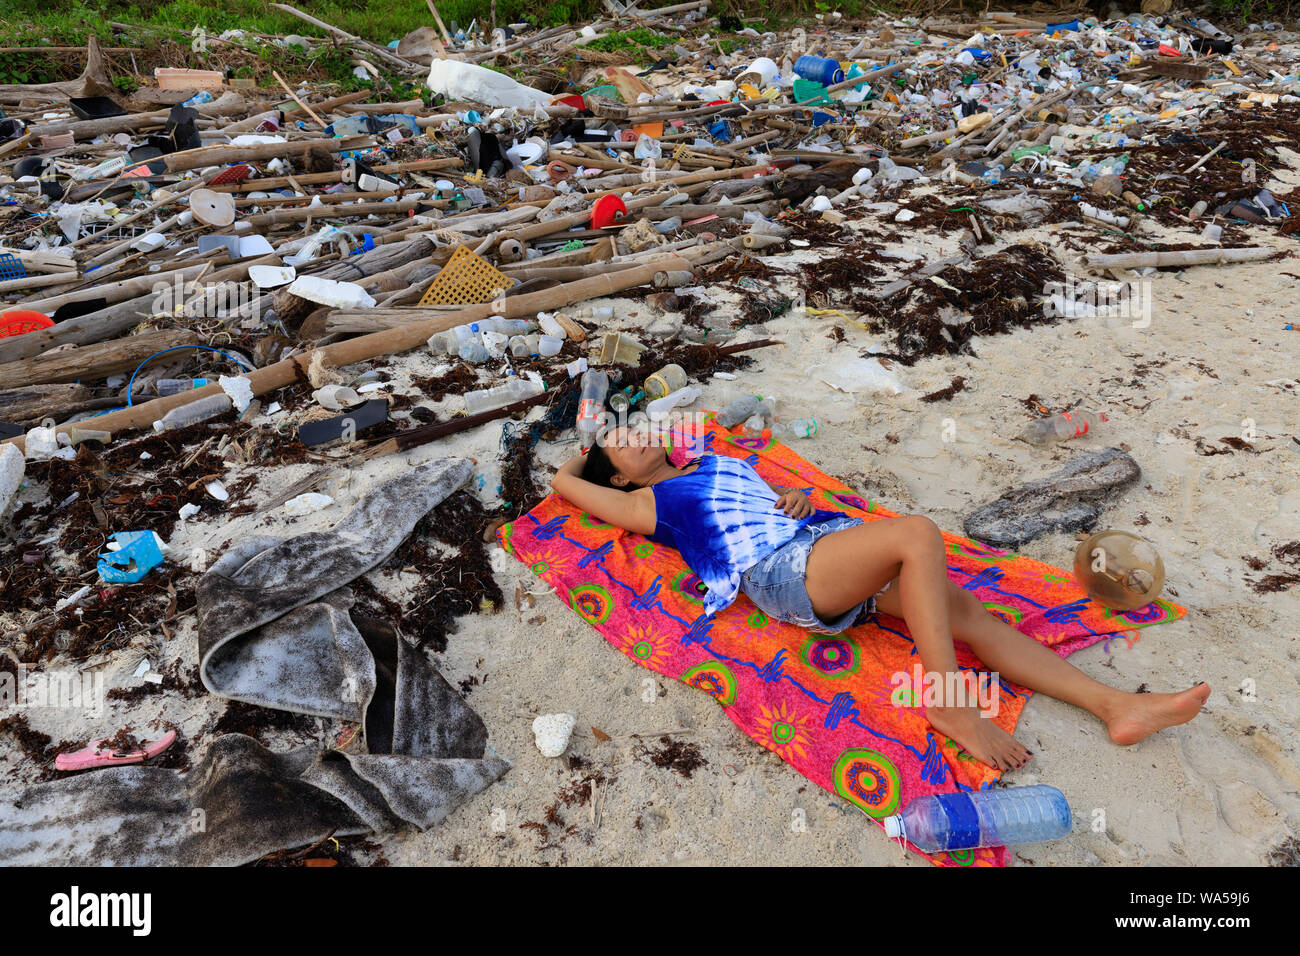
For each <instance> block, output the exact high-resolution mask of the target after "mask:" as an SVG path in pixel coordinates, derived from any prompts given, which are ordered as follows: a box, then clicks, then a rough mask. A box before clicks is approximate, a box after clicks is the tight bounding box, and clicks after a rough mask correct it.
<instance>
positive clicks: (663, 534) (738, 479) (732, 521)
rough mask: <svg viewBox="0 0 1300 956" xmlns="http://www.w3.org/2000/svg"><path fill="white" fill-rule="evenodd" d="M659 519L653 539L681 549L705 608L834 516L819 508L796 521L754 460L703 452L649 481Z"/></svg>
mask: <svg viewBox="0 0 1300 956" xmlns="http://www.w3.org/2000/svg"><path fill="white" fill-rule="evenodd" d="M650 488H651V490H652V491H653V492H654V496H655V515H656V521H657V523H656V525H655V530H654V533H653V534H652V535H650V540H651V541H655V542H657V543H659V544H666V545H668V546H669V547H671V548H676V549H677V550H678V551H679V552H681V555H682V558H683V559H684V560H685V561H686V563H687V565H688V566H689V567H690V569H691V570H692V571H694V572H695V573H696V574H697V575H699V577H700V580H701V581H703V582H704V585H705V587H707V588H708V589H709V593H708V594H707V595H706V596H705V598H704V610H705V612H706V613H710V614H711V613H714V612H716V611H720V610H722V609H723V608H725V607H727V606H728V605H729V604H731V602H732V601H734V600H735V599H736V595H737V594H739V593H740V577H741V575H742V574H744V573H745V572H746V571H748V570H749V569H750V568H752V567H753V566H754V565H755V564H757V563H758V562H759V561H761V560H763V559H764V558H765V557H767V556H768V555H769V554H771V553H772V552H773V551H775V550H776V549H777V548H780V547H781V546H783V545H785V544H788V543H789V542H790V540H791V539H792V538H793V537H794V536H795V534H797V533H798V532H799V530H800V529H801V528H803V527H805V526H806V525H810V524H815V523H817V522H819V521H825V520H826V519H828V518H831V517H834V516H835V514H836V512H833V511H817V512H814V513H813V514H811V515H809V516H808V517H807V518H803V519H801V520H799V521H796V520H794V519H792V518H787V517H786V516H785V515H784V514H783V513H782V512H781V511H779V510H777V508H776V507H775V505H776V499H777V494H776V492H774V491H773V490H772V489H771V488H769V487H768V486H767V485H766V484H765V483H764V481H763V479H761V478H759V477H758V472H756V471H755V470H754V468H753V466H751V465H750V464H748V463H747V462H744V461H741V460H740V459H738V458H731V457H729V456H727V455H705V456H704V457H703V458H702V459H701V460H700V464H699V466H698V467H697V468H696V469H695V470H694V471H693V472H691V473H689V474H686V475H680V476H678V477H676V478H669V479H668V480H667V481H661V482H659V483H657V484H654V485H651V486H650Z"/></svg>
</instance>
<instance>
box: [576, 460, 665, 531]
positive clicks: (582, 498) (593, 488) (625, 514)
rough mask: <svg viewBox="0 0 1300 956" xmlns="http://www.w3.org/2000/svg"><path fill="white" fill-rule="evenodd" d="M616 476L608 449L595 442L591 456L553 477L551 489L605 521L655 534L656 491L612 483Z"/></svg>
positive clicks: (629, 529) (631, 529)
mask: <svg viewBox="0 0 1300 956" xmlns="http://www.w3.org/2000/svg"><path fill="white" fill-rule="evenodd" d="M593 454H594V455H595V457H593ZM602 462H603V466H602ZM607 472H608V473H607ZM612 475H613V466H612V465H611V464H610V463H609V459H608V457H607V456H606V455H605V453H604V449H601V448H600V446H599V445H593V446H592V447H591V449H590V450H589V451H588V453H587V455H585V456H583V455H579V456H577V457H576V458H573V459H571V460H570V461H567V462H565V464H564V465H563V466H561V468H560V470H559V471H557V472H556V473H555V477H554V478H552V479H551V489H552V490H553V491H554V492H555V493H556V494H557V495H559V496H560V497H561V498H563V499H564V500H565V501H567V502H569V504H571V505H573V506H575V507H577V508H581V509H582V510H583V511H585V512H587V513H588V514H590V515H593V516H595V517H596V518H599V519H600V520H601V521H604V522H606V523H608V524H612V525H617V526H618V527H620V528H625V529H627V530H628V531H633V532H635V533H637V534H646V535H648V534H653V533H654V530H655V524H656V521H657V518H656V515H655V499H654V493H653V492H652V491H651V490H650V489H649V488H634V487H632V486H623V487H622V488H619V487H616V486H614V485H613V484H611V483H610V479H611V477H612Z"/></svg>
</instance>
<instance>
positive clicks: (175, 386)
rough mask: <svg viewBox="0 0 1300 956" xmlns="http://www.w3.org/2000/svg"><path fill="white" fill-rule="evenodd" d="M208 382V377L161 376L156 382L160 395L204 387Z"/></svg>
mask: <svg viewBox="0 0 1300 956" xmlns="http://www.w3.org/2000/svg"><path fill="white" fill-rule="evenodd" d="M207 384H208V380H207V379H206V378H160V379H158V381H157V382H156V383H155V385H154V387H155V388H156V389H157V391H158V394H159V395H175V394H177V393H178V392H188V391H189V390H190V389H192V388H202V387H203V386H204V385H207Z"/></svg>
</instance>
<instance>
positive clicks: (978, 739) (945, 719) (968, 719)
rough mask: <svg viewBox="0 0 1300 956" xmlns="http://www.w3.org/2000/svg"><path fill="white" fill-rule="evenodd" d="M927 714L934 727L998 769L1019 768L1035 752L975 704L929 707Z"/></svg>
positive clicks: (974, 755)
mask: <svg viewBox="0 0 1300 956" xmlns="http://www.w3.org/2000/svg"><path fill="white" fill-rule="evenodd" d="M925 716H926V719H927V720H929V721H930V725H931V726H932V727H934V729H935V730H937V731H939V732H940V733H942V734H947V735H948V736H949V737H951V738H952V739H953V740H955V741H957V743H958V744H960V745H961V747H962V749H963V750H965V751H966V752H967V753H968V754H970V755H971V756H972V757H974V758H975V759H976V760H980V761H982V762H984V763H986V764H988V765H989V766H990V767H992V768H993V769H995V770H1016V769H1018V768H1020V767H1023V766H1024V765H1025V764H1026V763H1027V762H1028V760H1029V758H1030V757H1032V756H1033V754H1031V753H1030V752H1029V751H1028V750H1026V749H1025V748H1024V747H1023V746H1022V745H1021V743H1020V741H1018V740H1016V738H1015V737H1012V736H1011V735H1010V734H1009V733H1007V732H1006V731H1005V730H1003V729H1002V728H1001V727H999V726H998V725H997V724H995V723H993V721H992V720H990V719H988V718H986V717H981V716H980V712H979V709H978V708H976V707H927V708H926V709H925Z"/></svg>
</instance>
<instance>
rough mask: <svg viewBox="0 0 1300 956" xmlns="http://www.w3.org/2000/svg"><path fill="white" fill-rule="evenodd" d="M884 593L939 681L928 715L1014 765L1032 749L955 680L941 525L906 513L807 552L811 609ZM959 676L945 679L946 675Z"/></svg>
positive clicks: (997, 763) (997, 761)
mask: <svg viewBox="0 0 1300 956" xmlns="http://www.w3.org/2000/svg"><path fill="white" fill-rule="evenodd" d="M895 578H897V579H898V580H897V583H896V584H895V586H894V587H892V588H890V590H889V591H888V592H886V594H888V595H890V598H891V606H893V604H892V602H893V601H896V602H897V604H896V607H897V610H896V611H895V612H894V613H895V614H896V615H897V616H900V617H902V618H903V619H904V620H905V621H906V622H907V629H908V630H909V631H910V632H911V634H912V640H913V642H914V643H915V645H916V649H917V653H918V654H920V657H921V664H922V666H923V667H924V668H925V670H926V672H927V673H931V674H934V675H935V678H934V680H935V682H936V683H937V684H938V685H939V686H938V688H937V690H938V696H937V699H936V700H935V702H934V704H933V705H928V706H927V707H926V717H927V719H928V720H929V721H930V723H931V724H932V725H933V726H934V728H935V729H936V730H938V731H940V732H941V733H944V734H946V735H947V736H949V737H951V738H952V739H953V740H955V741H956V742H957V743H958V744H960V745H961V747H962V748H963V749H965V750H966V751H967V752H968V753H970V754H971V755H972V756H974V757H975V758H976V759H978V760H982V761H983V762H984V763H987V764H989V765H990V766H992V767H996V768H997V769H999V770H1013V769H1015V768H1016V767H1019V766H1021V765H1023V764H1024V762H1025V761H1026V760H1028V759H1029V756H1030V754H1029V751H1028V750H1026V749H1025V748H1024V747H1023V746H1021V744H1020V743H1019V742H1018V741H1017V740H1016V739H1015V738H1014V737H1012V736H1011V735H1010V734H1008V733H1007V732H1006V731H1005V730H1003V729H1002V728H1000V727H998V726H997V725H996V724H995V723H993V721H991V720H987V719H984V718H982V717H981V716H980V711H979V706H978V703H977V701H976V699H975V695H974V694H972V693H968V692H967V690H968V688H967V687H966V685H965V683H964V678H960V673H961V672H960V671H959V669H958V667H957V655H956V653H955V651H954V650H953V643H952V641H953V632H952V621H951V617H950V612H949V606H950V603H951V602H950V598H949V581H948V571H947V548H946V547H945V546H944V541H943V535H942V534H941V533H940V532H939V528H938V526H936V525H935V523H934V522H933V521H931V520H930V519H929V518H924V517H921V516H919V515H911V516H908V517H902V518H886V519H883V520H880V521H872V522H868V523H866V524H863V525H859V526H857V527H854V528H845V529H844V530H842V531H835V532H832V533H831V534H828V535H826V536H825V537H823V538H820V539H819V540H818V541H817V543H816V544H814V545H813V548H812V551H811V552H810V553H809V555H808V565H807V568H806V570H805V574H804V584H805V586H806V587H807V589H808V597H809V598H810V599H811V600H812V606H813V610H814V611H816V612H817V615H818V617H821V618H823V619H827V620H829V619H830V618H833V617H836V616H838V615H840V614H843V613H844V612H845V611H847V610H848V609H849V608H851V607H853V606H854V605H855V604H858V603H860V602H862V601H865V600H866V599H867V598H869V597H871V596H872V595H873V594H875V593H876V592H878V591H879V590H880V589H881V588H883V587H884V586H885V585H886V584H888V583H889V582H890V581H892V580H894V579H895ZM950 674H951V675H957V677H955V678H954V679H951V680H949V679H946V675H950Z"/></svg>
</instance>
